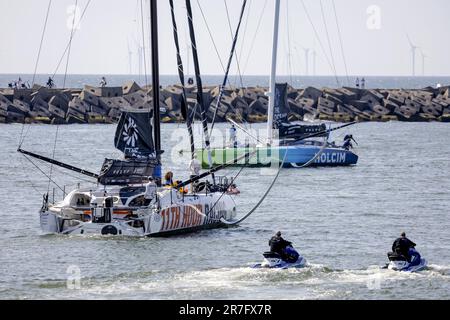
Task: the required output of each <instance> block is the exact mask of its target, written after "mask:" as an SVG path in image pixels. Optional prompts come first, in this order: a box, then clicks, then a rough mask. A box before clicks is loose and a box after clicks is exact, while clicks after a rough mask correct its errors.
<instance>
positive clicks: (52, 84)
mask: <svg viewBox="0 0 450 320" xmlns="http://www.w3.org/2000/svg"><path fill="white" fill-rule="evenodd" d="M54 86H55V83H54V82H53V79H52V78H51V77H48V80H47V88H49V89H52V88H53V87H54Z"/></svg>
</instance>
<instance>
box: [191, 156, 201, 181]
mask: <svg viewBox="0 0 450 320" xmlns="http://www.w3.org/2000/svg"><path fill="white" fill-rule="evenodd" d="M200 169H201V164H200V161H198V159H197V155H196V154H194V156H193V158H192V160H191V161H190V162H189V171H190V172H191V177H190V178H191V179H192V178H195V177H197V176H199V175H200Z"/></svg>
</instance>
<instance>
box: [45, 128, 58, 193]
mask: <svg viewBox="0 0 450 320" xmlns="http://www.w3.org/2000/svg"><path fill="white" fill-rule="evenodd" d="M58 131H59V125H57V126H56V133H55V142H54V144H53V153H52V158H53V159H55V152H56V142H57V140H58ZM52 172H53V163H52V164H51V165H50V174H49V176H48V186H47V193H48V192H49V191H50V181H51V180H52Z"/></svg>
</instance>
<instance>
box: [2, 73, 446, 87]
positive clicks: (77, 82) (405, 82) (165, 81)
mask: <svg viewBox="0 0 450 320" xmlns="http://www.w3.org/2000/svg"><path fill="white" fill-rule="evenodd" d="M49 76H50V75H48V74H37V75H36V78H35V83H37V84H41V85H45V84H46V83H47V79H48V77H49ZM103 76H105V78H106V81H107V84H108V86H122V85H123V84H124V83H126V82H129V81H136V82H137V83H138V84H140V85H145V84H146V80H145V77H144V75H89V74H69V75H67V77H66V81H65V83H66V87H67V88H83V86H84V85H91V86H99V84H100V81H101V78H102V77H103ZM19 77H20V78H21V80H22V82H23V83H25V84H26V83H27V82H28V84H30V86H31V85H32V83H31V82H32V79H33V75H32V74H0V88H6V87H8V84H9V83H10V82H14V81H17V80H18V79H19ZM189 77H191V78H193V79H195V77H194V76H193V75H190V76H189V75H186V79H187V78H189ZM357 78H358V79H359V80H362V78H364V79H365V80H366V81H365V88H366V89H397V88H398V89H400V88H404V89H421V88H425V87H428V86H432V87H436V85H438V84H440V85H442V86H445V85H450V77H435V76H425V77H404V76H383V77H381V76H364V75H359V76H358V75H355V76H349V77H348V78H347V77H343V76H338V77H337V78H336V77H333V76H281V75H280V76H277V82H287V83H289V84H290V85H292V86H293V87H294V88H305V87H308V86H313V87H317V88H323V87H329V88H339V87H342V86H349V87H355V86H356V79H357ZM53 80H54V82H55V85H56V87H60V86H62V84H63V83H64V75H63V74H57V75H55V77H54V79H53ZM202 80H203V85H206V86H218V85H220V84H222V82H223V76H221V75H204V76H203V77H202ZM147 81H148V83H150V82H151V77H150V76H147ZM160 81H161V85H162V86H168V85H173V84H176V83H179V82H180V81H179V78H178V76H175V75H161V77H160ZM227 83H228V85H229V86H235V87H242V86H244V87H252V86H264V87H268V86H269V76H252V75H243V76H242V77H240V76H238V75H230V77H229V78H228V82H227Z"/></svg>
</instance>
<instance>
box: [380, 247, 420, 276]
mask: <svg viewBox="0 0 450 320" xmlns="http://www.w3.org/2000/svg"><path fill="white" fill-rule="evenodd" d="M408 254H409V256H410V257H411V259H410V260H411V261H408V259H407V258H406V257H405V256H404V255H402V254H398V253H395V252H389V253H388V258H389V264H388V265H387V269H389V270H394V271H405V272H418V271H422V270H424V269H425V268H426V267H427V264H428V262H427V260H425V259H424V258H422V257H421V256H420V254H419V252H418V251H417V250H416V249H415V248H410V249H409V251H408Z"/></svg>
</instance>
